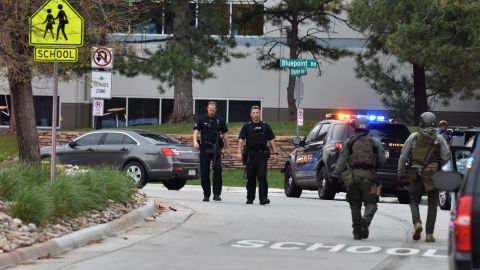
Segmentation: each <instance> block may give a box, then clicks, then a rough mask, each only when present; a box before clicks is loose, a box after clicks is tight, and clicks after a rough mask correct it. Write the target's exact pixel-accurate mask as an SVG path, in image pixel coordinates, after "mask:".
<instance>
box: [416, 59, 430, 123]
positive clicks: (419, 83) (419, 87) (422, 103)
mask: <svg viewBox="0 0 480 270" xmlns="http://www.w3.org/2000/svg"><path fill="white" fill-rule="evenodd" d="M413 95H414V98H415V123H416V124H417V125H418V117H420V114H422V113H424V112H426V111H428V100H427V86H426V82H425V68H424V67H423V66H420V65H418V64H413Z"/></svg>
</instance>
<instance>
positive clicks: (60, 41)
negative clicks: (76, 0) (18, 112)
mask: <svg viewBox="0 0 480 270" xmlns="http://www.w3.org/2000/svg"><path fill="white" fill-rule="evenodd" d="M58 2H59V1H57V0H47V1H46V2H45V3H44V4H43V5H42V6H41V7H40V8H39V9H38V10H37V11H35V13H33V15H32V16H31V17H30V27H29V28H30V31H29V35H28V43H29V44H30V45H31V46H34V47H35V49H34V52H35V53H34V56H35V57H34V59H35V61H36V62H53V84H54V86H53V97H52V146H51V147H52V149H51V152H50V158H51V160H50V180H51V181H52V182H53V181H54V180H55V173H56V166H55V165H56V164H55V161H56V147H57V119H58V118H57V111H58V110H57V108H58V107H57V103H58V98H57V97H58V62H76V61H77V60H78V49H77V47H82V46H83V18H82V16H80V14H79V13H78V12H77V11H76V10H75V9H74V8H73V7H72V6H71V5H70V4H69V3H68V2H67V0H62V3H61V4H59V3H58ZM52 12H53V14H52ZM55 16H56V17H55ZM67 18H68V19H67ZM56 19H58V22H55V20H56ZM54 27H56V30H57V31H56V32H57V35H56V36H55V35H54V31H53V28H54ZM60 31H61V32H60Z"/></svg>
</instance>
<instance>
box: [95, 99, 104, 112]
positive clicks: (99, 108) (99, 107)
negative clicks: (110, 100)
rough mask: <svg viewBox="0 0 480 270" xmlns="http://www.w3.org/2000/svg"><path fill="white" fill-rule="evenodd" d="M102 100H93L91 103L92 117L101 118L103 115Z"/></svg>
mask: <svg viewBox="0 0 480 270" xmlns="http://www.w3.org/2000/svg"><path fill="white" fill-rule="evenodd" d="M103 105H104V101H103V99H95V100H94V101H93V116H102V115H103Z"/></svg>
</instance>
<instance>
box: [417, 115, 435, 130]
mask: <svg viewBox="0 0 480 270" xmlns="http://www.w3.org/2000/svg"><path fill="white" fill-rule="evenodd" d="M418 124H419V126H420V127H436V126H437V117H436V116H435V114H433V113H431V112H424V113H422V114H420V117H419V118H418Z"/></svg>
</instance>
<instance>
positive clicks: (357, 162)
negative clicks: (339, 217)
mask: <svg viewBox="0 0 480 270" xmlns="http://www.w3.org/2000/svg"><path fill="white" fill-rule="evenodd" d="M368 125H369V120H368V118H366V117H364V116H360V117H358V118H357V119H356V120H355V123H354V126H355V135H353V136H352V137H350V138H348V139H347V140H346V141H345V142H344V143H343V147H342V152H341V153H340V156H339V157H338V161H337V164H336V166H335V170H334V171H333V173H332V175H331V176H330V178H339V176H340V173H342V172H343V174H342V177H341V178H342V180H343V182H344V184H345V188H346V189H347V201H348V202H349V204H350V210H351V212H352V227H353V239H355V240H361V239H367V238H368V235H369V231H368V228H369V226H370V223H371V222H372V219H373V216H374V215H375V212H376V211H377V202H378V183H377V170H378V168H379V167H381V166H382V165H383V164H384V163H385V150H384V149H383V146H382V143H381V142H380V141H379V140H378V139H377V138H375V137H373V136H372V135H370V134H369V129H368ZM346 165H348V168H346ZM362 203H363V204H364V205H365V212H364V214H363V217H362Z"/></svg>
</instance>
